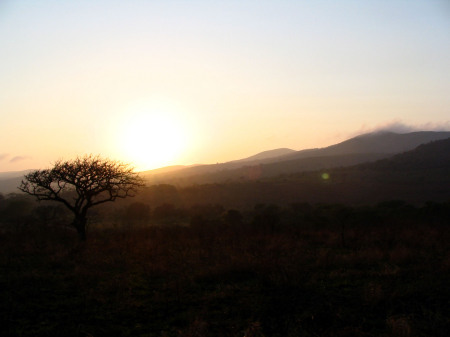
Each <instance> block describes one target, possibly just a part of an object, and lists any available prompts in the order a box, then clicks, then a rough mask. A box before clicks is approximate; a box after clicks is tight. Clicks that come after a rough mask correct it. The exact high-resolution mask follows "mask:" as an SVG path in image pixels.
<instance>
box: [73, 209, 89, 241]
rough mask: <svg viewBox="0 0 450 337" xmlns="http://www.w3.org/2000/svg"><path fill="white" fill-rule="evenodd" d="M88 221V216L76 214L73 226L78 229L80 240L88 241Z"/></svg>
mask: <svg viewBox="0 0 450 337" xmlns="http://www.w3.org/2000/svg"><path fill="white" fill-rule="evenodd" d="M86 223H87V218H86V217H83V216H81V215H78V216H75V219H74V220H73V226H74V227H75V229H76V230H77V233H78V237H79V239H80V241H86V238H87V237H86Z"/></svg>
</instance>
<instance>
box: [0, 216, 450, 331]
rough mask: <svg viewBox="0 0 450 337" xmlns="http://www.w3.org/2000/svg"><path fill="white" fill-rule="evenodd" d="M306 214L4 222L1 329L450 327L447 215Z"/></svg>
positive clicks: (0, 261)
mask: <svg viewBox="0 0 450 337" xmlns="http://www.w3.org/2000/svg"><path fill="white" fill-rule="evenodd" d="M305 219H306V218H302V219H300V218H298V219H297V221H294V220H293V221H290V222H284V223H281V222H279V223H278V224H277V225H274V226H267V223H265V222H264V219H263V218H261V217H255V219H254V221H243V222H239V223H235V224H225V223H223V222H217V223H214V222H208V221H194V222H192V224H191V226H177V225H171V226H169V225H166V226H147V227H145V226H144V227H135V228H115V229H114V228H109V229H108V228H106V229H97V230H95V229H92V230H91V231H90V233H89V238H88V241H87V242H86V243H83V244H80V243H78V242H77V239H76V236H75V234H74V233H72V232H71V231H68V230H63V229H61V228H59V229H58V228H50V227H45V226H44V227H37V228H26V229H22V230H14V231H4V232H2V234H1V235H0V251H1V254H0V268H1V273H0V317H1V321H2V322H1V325H0V335H2V336H142V337H143V336H158V337H162V336H180V337H181V336H185V337H187V336H198V337H201V336H240V337H244V336H246V337H250V336H405V337H409V336H442V337H444V336H447V333H448V331H450V287H449V284H450V245H449V242H450V231H449V230H448V229H449V228H448V224H447V223H445V221H436V219H434V220H433V221H431V220H430V221H427V220H426V217H416V218H415V219H414V217H404V218H402V217H394V218H389V217H384V218H379V219H377V220H374V221H371V222H367V223H364V219H363V218H362V219H361V218H360V219H359V220H358V221H353V222H349V223H348V224H347V223H346V224H345V226H343V222H342V221H341V220H340V221H337V220H333V219H334V218H326V217H325V216H324V217H322V218H321V217H316V220H315V221H307V219H306V220H305ZM317 219H319V220H320V221H319V220H317ZM258 221H260V223H258Z"/></svg>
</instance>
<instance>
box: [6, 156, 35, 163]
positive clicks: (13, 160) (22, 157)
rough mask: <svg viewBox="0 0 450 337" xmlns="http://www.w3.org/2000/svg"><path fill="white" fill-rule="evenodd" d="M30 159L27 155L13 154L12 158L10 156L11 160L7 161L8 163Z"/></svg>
mask: <svg viewBox="0 0 450 337" xmlns="http://www.w3.org/2000/svg"><path fill="white" fill-rule="evenodd" d="M27 159H30V157H28V156H15V157H13V158H11V160H10V161H9V162H10V163H18V162H20V161H22V160H27Z"/></svg>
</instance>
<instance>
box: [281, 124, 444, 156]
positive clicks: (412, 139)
mask: <svg viewBox="0 0 450 337" xmlns="http://www.w3.org/2000/svg"><path fill="white" fill-rule="evenodd" d="M449 137H450V132H449V131H442V132H435V131H419V132H410V133H394V132H385V131H381V132H375V133H367V134H363V135H359V136H356V137H353V138H351V139H348V140H346V141H343V142H341V143H338V144H335V145H331V146H328V147H325V148H321V149H315V150H308V151H298V152H297V153H294V154H291V155H289V156H285V157H284V159H288V158H289V159H294V158H295V159H298V158H306V157H313V156H314V157H316V156H317V157H318V156H336V155H343V154H359V153H366V154H367V153H386V154H396V153H401V152H405V151H409V150H412V149H414V148H416V147H417V146H419V145H421V144H425V143H429V142H431V141H434V140H440V139H446V138H449Z"/></svg>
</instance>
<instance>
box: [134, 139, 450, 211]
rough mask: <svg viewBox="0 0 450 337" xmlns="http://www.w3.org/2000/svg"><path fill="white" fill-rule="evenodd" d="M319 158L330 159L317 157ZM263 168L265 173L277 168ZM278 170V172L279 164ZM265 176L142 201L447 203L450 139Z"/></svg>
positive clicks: (153, 194) (152, 194)
mask: <svg viewBox="0 0 450 337" xmlns="http://www.w3.org/2000/svg"><path fill="white" fill-rule="evenodd" d="M356 158H358V157H357V156H356ZM309 160H312V159H309ZM315 160H317V161H320V160H325V159H324V158H321V157H317V158H315ZM293 162H294V163H295V161H293ZM294 166H295V165H294ZM261 167H262V168H263V169H262V170H264V169H267V168H270V167H272V166H271V165H266V166H264V165H261ZM273 167H275V168H276V165H275V166H273ZM263 172H264V171H263ZM260 173H261V171H254V172H253V174H255V179H248V180H245V179H236V180H229V181H228V182H222V183H214V182H210V183H208V184H197V185H190V186H186V187H182V185H181V186H179V187H178V188H175V187H172V188H169V186H167V185H166V186H167V187H165V188H163V186H165V185H159V186H160V188H154V187H152V188H149V189H147V191H146V193H145V194H144V195H142V196H141V197H139V198H140V200H142V201H145V202H147V201H148V202H149V203H151V204H152V205H154V206H156V205H158V204H159V200H163V202H161V203H172V204H174V205H176V206H180V207H190V206H193V205H196V204H205V203H207V204H221V205H223V206H224V207H226V208H241V209H245V208H251V207H253V206H254V205H255V204H258V203H265V204H284V205H287V204H293V203H303V202H307V203H342V204H351V205H364V204H375V203H378V202H382V201H386V200H394V199H396V200H404V201H406V202H409V203H412V204H422V203H424V202H426V201H438V202H448V201H449V200H450V188H449V186H450V138H449V139H446V140H440V141H434V142H431V143H428V144H424V145H421V146H419V147H418V148H416V149H414V150H411V151H408V152H405V153H402V154H398V155H394V156H391V157H390V158H385V159H382V160H378V161H374V162H372V163H363V164H358V165H352V166H347V167H340V168H327V169H323V170H310V171H303V172H296V173H291V174H282V175H277V176H275V175H272V176H271V175H270V174H268V175H266V176H265V177H261V176H260V177H259V178H258V177H256V175H257V174H260ZM324 173H326V175H324ZM211 177H214V175H211ZM216 177H217V176H216ZM194 181H195V180H194ZM157 186H158V185H157ZM155 187H156V186H155ZM163 190H164V193H163V192H162V191H163Z"/></svg>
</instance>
